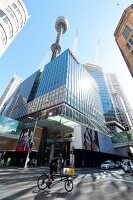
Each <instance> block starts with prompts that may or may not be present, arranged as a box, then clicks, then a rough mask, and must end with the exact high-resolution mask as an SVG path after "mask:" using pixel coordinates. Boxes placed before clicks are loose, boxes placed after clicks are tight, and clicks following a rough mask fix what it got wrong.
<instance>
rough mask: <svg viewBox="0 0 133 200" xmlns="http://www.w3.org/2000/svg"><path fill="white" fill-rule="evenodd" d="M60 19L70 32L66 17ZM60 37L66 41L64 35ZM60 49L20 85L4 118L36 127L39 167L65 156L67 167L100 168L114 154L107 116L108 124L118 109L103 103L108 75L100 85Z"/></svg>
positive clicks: (55, 44)
mask: <svg viewBox="0 0 133 200" xmlns="http://www.w3.org/2000/svg"><path fill="white" fill-rule="evenodd" d="M57 19H59V22H61V27H64V29H65V26H64V25H63V24H62V23H65V22H66V20H65V21H64V17H60V18H57ZM57 21H58V20H57ZM57 21H56V22H57ZM60 31H61V32H59V35H60V36H61V34H60V33H62V32H63V30H62V29H61V30H60ZM57 38H58V37H57ZM59 45H60V44H59V42H57V41H56V43H54V45H52V58H51V61H50V62H49V63H47V64H46V65H45V66H44V69H43V70H38V71H37V72H35V73H34V74H32V75H31V76H30V77H28V78H27V79H26V80H24V81H23V82H22V83H21V84H20V85H19V87H18V88H17V90H16V91H15V92H14V94H13V95H12V96H11V97H10V99H9V100H8V102H7V105H6V106H5V108H4V110H3V112H2V115H5V116H8V117H9V116H10V117H11V118H13V119H17V120H20V121H23V122H26V124H30V123H34V124H35V125H34V127H35V128H36V127H37V128H40V129H41V131H42V132H41V137H40V138H39V139H38V140H39V141H40V146H39V149H38V151H36V152H38V161H39V164H46V163H48V162H49V161H50V160H51V159H52V158H53V156H57V155H58V154H59V153H62V154H63V157H64V159H65V160H66V161H67V164H68V165H70V164H74V163H73V162H74V160H75V165H76V166H94V165H95V166H96V165H99V164H100V163H101V161H102V160H105V159H106V158H107V157H108V159H109V158H110V159H112V158H113V157H114V154H115V150H114V149H113V145H112V142H111V137H110V136H109V135H108V133H109V129H108V128H107V126H106V122H105V118H107V116H109V117H108V118H107V119H108V120H109V119H110V118H111V119H112V117H113V108H112V104H111V101H110V99H109V97H107V98H106V99H105V100H107V105H104V106H105V107H104V106H103V102H102V101H103V99H102V98H101V92H102V89H103V90H105V92H106V94H107V95H108V96H109V94H108V93H107V88H106V87H105V82H104V81H103V77H104V75H103V72H102V71H101V69H98V73H99V74H98V76H99V75H100V76H99V77H100V80H99V81H100V82H98V81H97V80H96V79H95V78H93V76H92V75H91V74H90V73H88V68H87V69H86V68H85V67H84V66H83V65H81V64H80V63H79V62H78V60H77V58H76V57H75V56H74V55H73V53H72V52H71V51H70V50H69V49H67V50H65V51H64V52H63V53H62V54H59V53H60V50H61V49H60V47H59ZM58 47H59V48H58ZM100 73H101V74H100ZM100 83H101V85H100V86H101V87H99V85H98V84H100ZM102 84H104V86H103V88H102ZM101 99H102V101H101ZM104 103H106V102H104ZM106 106H107V108H106ZM104 116H105V117H104ZM35 134H36V131H35V129H34V136H35ZM36 137H38V134H36V136H35V138H36ZM20 149H21V148H19V147H18V148H17V150H20ZM21 150H22V149H21ZM22 152H23V151H22ZM22 152H21V151H19V153H20V154H21V153H22Z"/></svg>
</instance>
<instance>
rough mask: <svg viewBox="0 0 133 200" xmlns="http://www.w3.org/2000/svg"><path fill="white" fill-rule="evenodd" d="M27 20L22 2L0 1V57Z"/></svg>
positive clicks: (16, 0) (12, 0)
mask: <svg viewBox="0 0 133 200" xmlns="http://www.w3.org/2000/svg"><path fill="white" fill-rule="evenodd" d="M27 20H28V12H27V9H26V7H25V5H24V3H23V1H22V0H1V1H0V55H2V54H3V53H4V52H5V51H6V49H7V48H8V46H9V45H10V44H11V42H12V41H13V40H14V38H15V37H16V36H17V34H18V33H19V32H20V30H21V29H22V28H23V26H24V25H25V24H26V22H27Z"/></svg>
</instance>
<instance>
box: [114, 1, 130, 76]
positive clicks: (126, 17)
mask: <svg viewBox="0 0 133 200" xmlns="http://www.w3.org/2000/svg"><path fill="white" fill-rule="evenodd" d="M114 36H115V40H116V43H117V45H118V47H119V49H120V52H121V54H122V56H123V58H124V60H125V62H126V64H127V67H128V69H129V71H130V73H131V76H132V77H133V4H132V5H130V6H129V7H128V8H126V9H125V10H124V12H123V14H122V17H121V19H120V21H119V23H118V25H117V28H116V30H115V33H114Z"/></svg>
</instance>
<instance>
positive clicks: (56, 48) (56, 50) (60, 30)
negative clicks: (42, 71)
mask: <svg viewBox="0 0 133 200" xmlns="http://www.w3.org/2000/svg"><path fill="white" fill-rule="evenodd" d="M55 29H56V31H57V37H56V42H55V43H53V44H52V46H51V50H52V57H51V60H53V59H54V58H56V56H57V55H58V54H60V52H61V46H60V40H61V36H62V34H64V33H65V32H66V31H67V29H68V21H67V19H66V18H65V17H64V16H59V17H58V18H57V19H56V22H55Z"/></svg>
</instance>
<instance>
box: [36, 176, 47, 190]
mask: <svg viewBox="0 0 133 200" xmlns="http://www.w3.org/2000/svg"><path fill="white" fill-rule="evenodd" d="M47 182H48V175H47V174H43V175H41V176H40V177H39V178H38V181H37V187H38V188H39V189H40V190H44V189H46V187H47V185H46V183H47Z"/></svg>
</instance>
